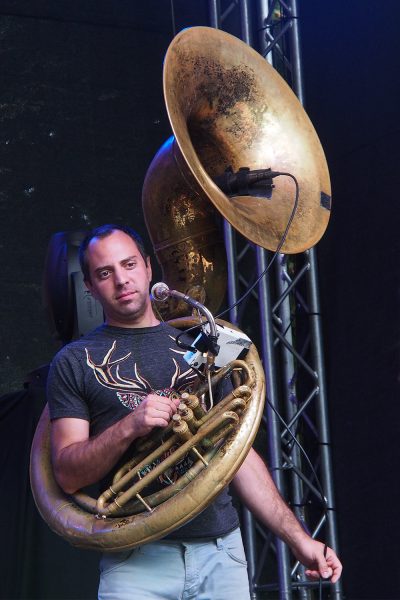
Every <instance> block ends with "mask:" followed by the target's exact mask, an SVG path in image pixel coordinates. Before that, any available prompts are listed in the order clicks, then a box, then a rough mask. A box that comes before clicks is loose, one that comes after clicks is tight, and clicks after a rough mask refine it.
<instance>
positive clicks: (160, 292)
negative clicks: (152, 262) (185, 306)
mask: <svg viewBox="0 0 400 600" xmlns="http://www.w3.org/2000/svg"><path fill="white" fill-rule="evenodd" d="M169 291H170V290H169V287H168V286H167V284H166V283H164V282H163V281H160V282H159V283H155V284H154V285H153V287H152V288H151V295H152V296H153V298H154V300H158V301H159V302H164V300H166V299H167V298H168V296H169V295H170V294H169Z"/></svg>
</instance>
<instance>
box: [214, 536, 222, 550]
mask: <svg viewBox="0 0 400 600" xmlns="http://www.w3.org/2000/svg"><path fill="white" fill-rule="evenodd" d="M215 544H216V546H217V548H218V550H222V549H223V544H222V538H220V537H218V538H215Z"/></svg>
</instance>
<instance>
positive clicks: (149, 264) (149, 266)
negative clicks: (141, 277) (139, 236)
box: [146, 256, 153, 281]
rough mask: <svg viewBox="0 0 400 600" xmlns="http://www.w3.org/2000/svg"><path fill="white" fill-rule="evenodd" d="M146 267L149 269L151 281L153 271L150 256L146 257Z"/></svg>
mask: <svg viewBox="0 0 400 600" xmlns="http://www.w3.org/2000/svg"><path fill="white" fill-rule="evenodd" d="M146 269H147V274H148V277H149V281H151V279H152V277H153V272H152V270H151V262H150V256H148V257H147V258H146Z"/></svg>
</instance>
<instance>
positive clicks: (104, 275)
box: [99, 269, 110, 279]
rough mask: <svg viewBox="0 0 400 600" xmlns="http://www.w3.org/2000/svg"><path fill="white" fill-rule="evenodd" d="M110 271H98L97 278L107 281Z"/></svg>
mask: <svg viewBox="0 0 400 600" xmlns="http://www.w3.org/2000/svg"><path fill="white" fill-rule="evenodd" d="M109 274H110V271H108V270H107V269H104V271H99V278H100V279H107V277H108V276H109Z"/></svg>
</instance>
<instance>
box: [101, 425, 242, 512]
mask: <svg viewBox="0 0 400 600" xmlns="http://www.w3.org/2000/svg"><path fill="white" fill-rule="evenodd" d="M217 417H220V419H221V418H223V415H216V416H215V418H213V419H211V420H210V421H208V422H207V423H205V424H204V426H203V427H202V431H198V433H196V434H195V435H194V436H192V437H191V439H190V440H188V441H187V442H185V443H184V444H183V445H182V446H180V447H179V448H178V449H177V450H175V452H173V454H171V455H170V456H168V458H166V459H165V460H164V461H162V462H161V463H159V464H158V465H156V466H155V467H154V468H153V469H152V470H151V471H150V473H147V475H145V476H144V477H143V478H142V479H141V480H140V481H138V482H137V483H135V484H134V485H133V486H132V487H131V488H129V490H126V491H125V492H123V493H122V494H121V495H120V496H118V505H119V506H123V505H125V504H126V503H127V502H128V501H129V500H131V499H132V498H133V497H134V496H136V494H137V493H140V492H141V491H142V489H143V488H144V487H146V485H147V484H148V481H149V480H150V481H154V479H156V478H157V477H158V476H159V475H161V474H162V473H163V472H164V471H166V470H167V469H168V468H169V467H171V466H172V465H173V464H174V463H175V462H177V461H178V460H180V459H181V458H183V456H185V454H187V453H188V452H189V450H191V448H192V447H193V446H195V445H196V444H197V443H198V442H200V441H201V440H202V438H203V437H205V436H206V435H209V434H210V433H212V432H213V431H214V430H215V428H217V427H219V425H220V424H221V422H220V419H217ZM226 419H228V420H229V419H230V417H229V416H227V417H226ZM147 462H149V461H147ZM118 483H119V482H118ZM118 505H115V503H114V502H112V503H111V504H110V505H109V506H108V507H104V508H103V506H101V507H99V513H100V514H105V515H113V514H114V511H116V510H117V508H116V506H118Z"/></svg>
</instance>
